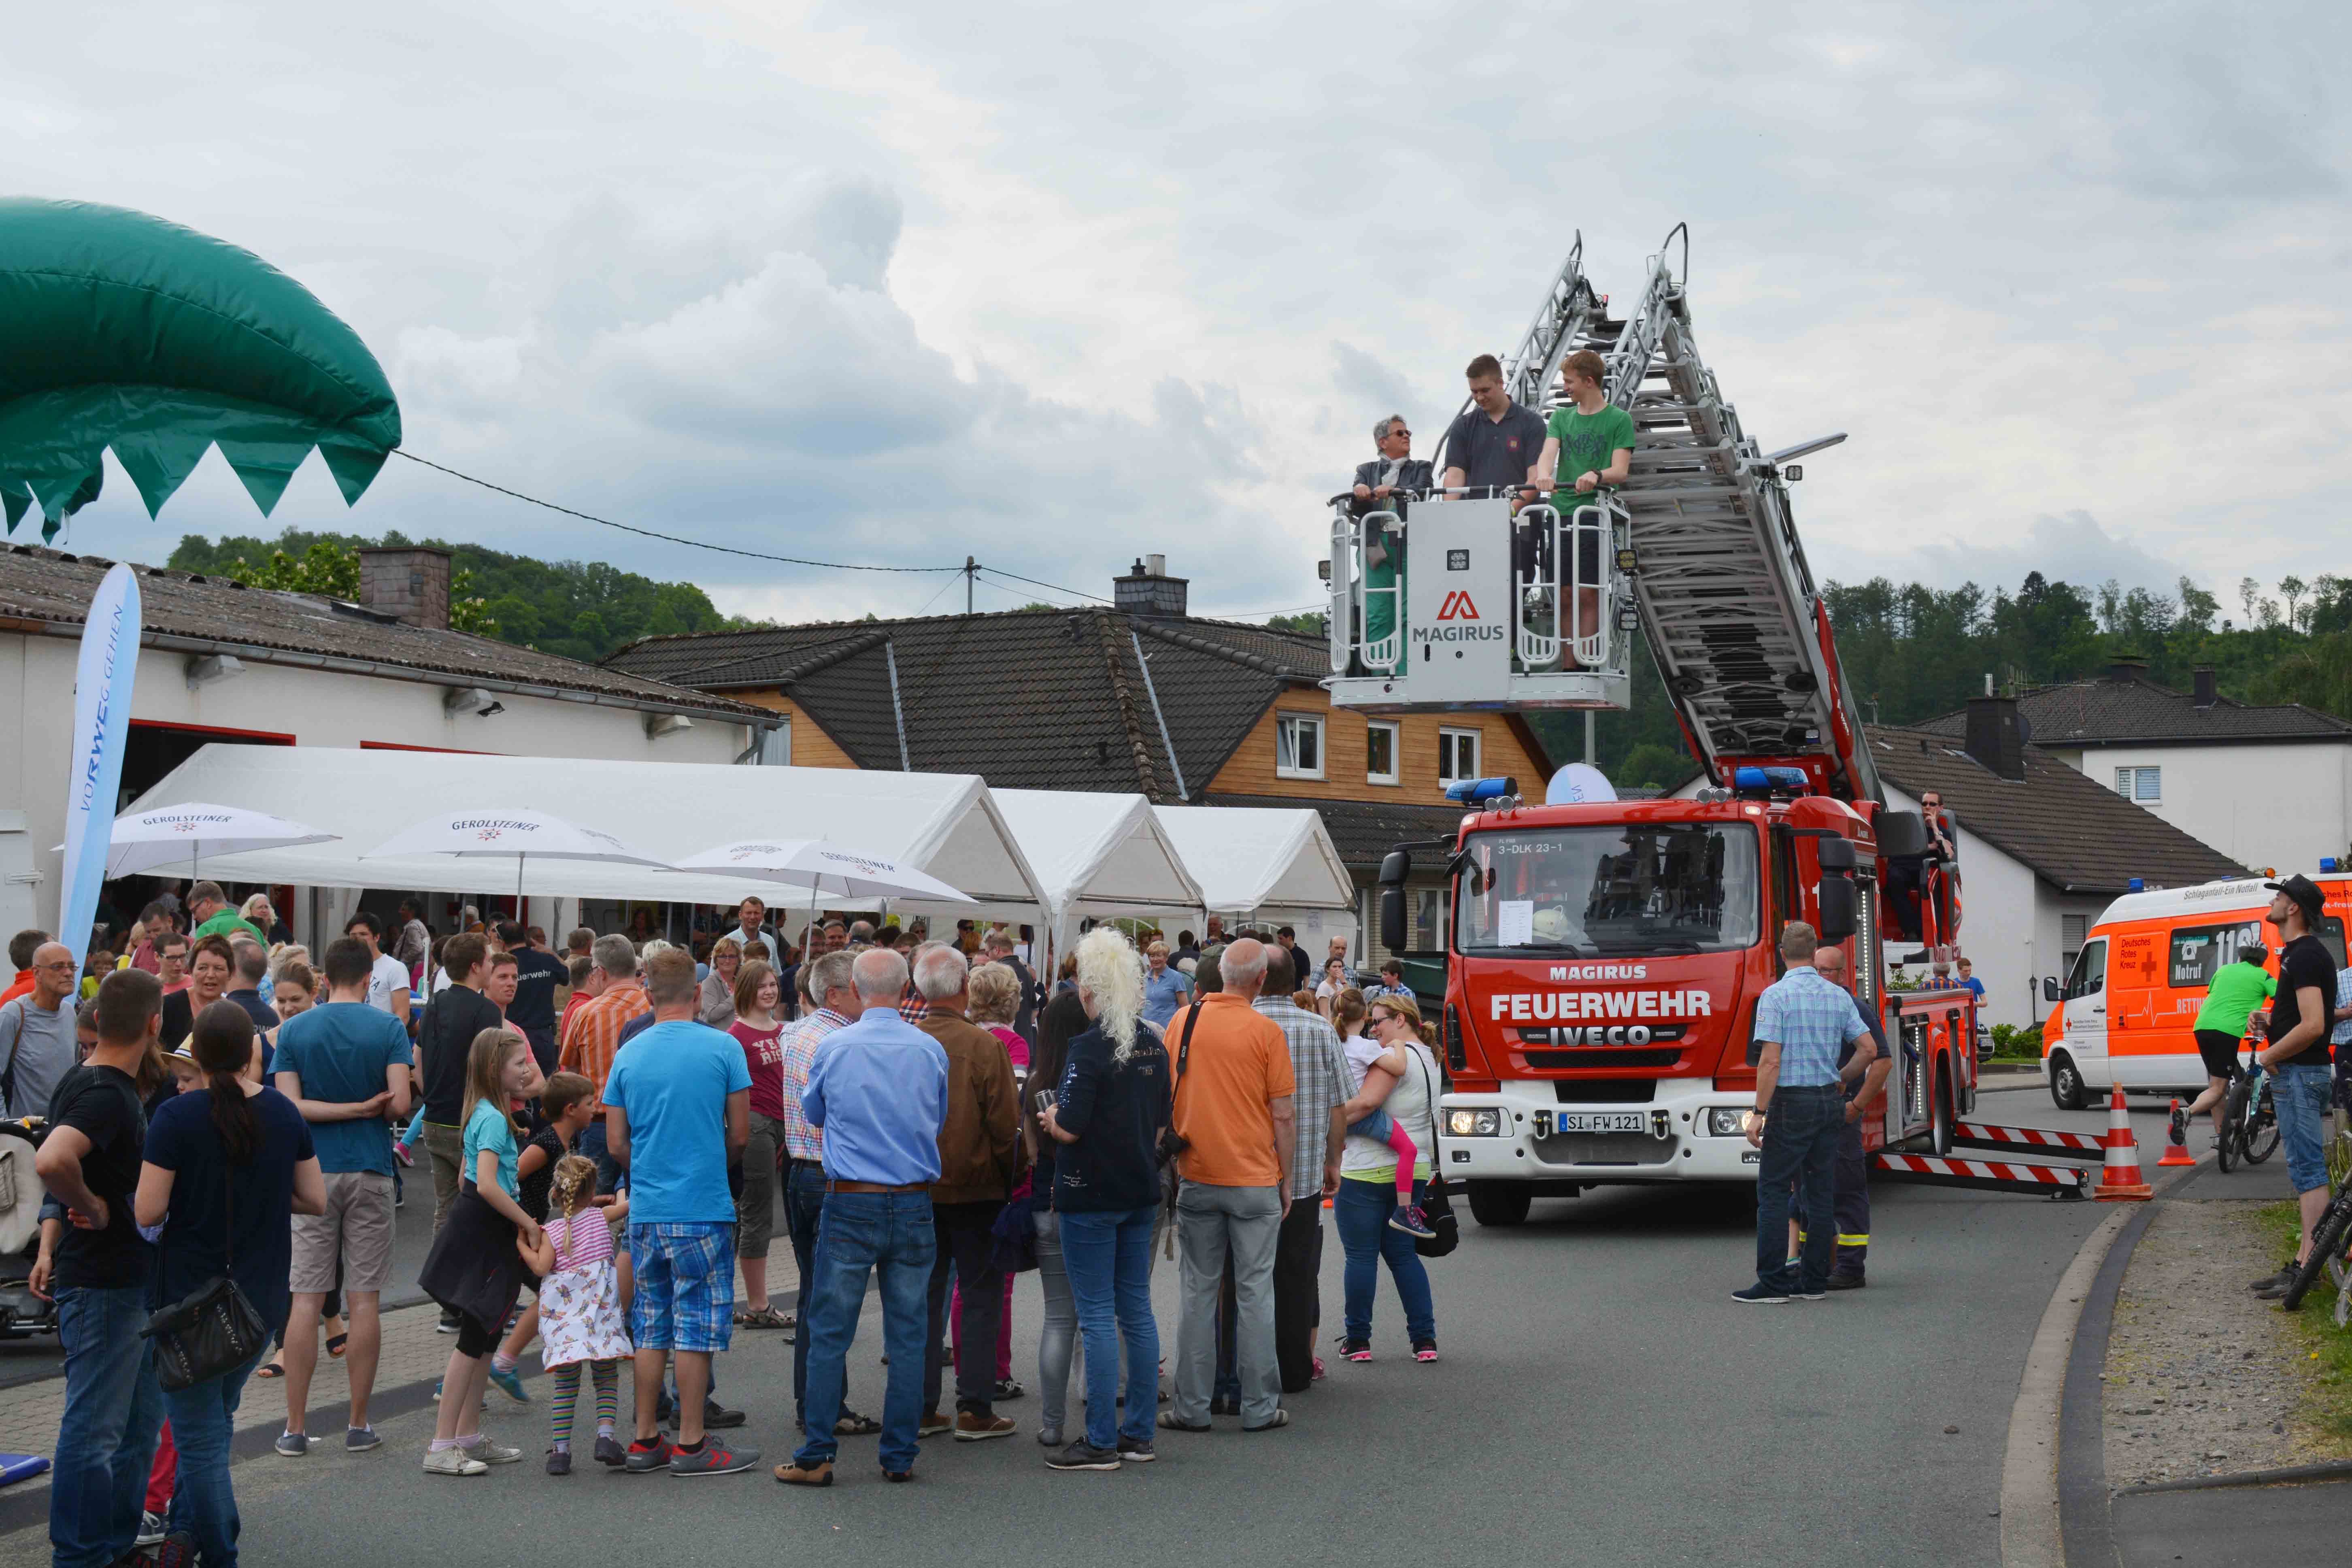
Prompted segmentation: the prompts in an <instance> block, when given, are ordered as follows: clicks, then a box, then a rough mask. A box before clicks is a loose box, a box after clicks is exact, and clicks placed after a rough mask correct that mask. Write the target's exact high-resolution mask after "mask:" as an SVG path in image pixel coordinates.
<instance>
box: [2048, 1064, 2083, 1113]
mask: <svg viewBox="0 0 2352 1568" xmlns="http://www.w3.org/2000/svg"><path fill="white" fill-rule="evenodd" d="M2050 1098H2051V1100H2053V1101H2054V1102H2055V1103H2056V1105H2057V1107H2058V1109H2059V1110H2082V1109H2083V1104H2084V1100H2083V1069H2082V1068H2078V1067H2076V1066H2075V1065H2074V1058H2073V1057H2070V1056H2068V1055H2067V1054H2066V1053H2065V1052H2063V1051H2053V1053H2051V1057H2050Z"/></svg>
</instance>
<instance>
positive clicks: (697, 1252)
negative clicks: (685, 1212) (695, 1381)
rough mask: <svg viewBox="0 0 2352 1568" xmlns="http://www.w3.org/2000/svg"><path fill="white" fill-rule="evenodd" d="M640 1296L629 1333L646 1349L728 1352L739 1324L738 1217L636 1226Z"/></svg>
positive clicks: (633, 1246)
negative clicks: (736, 1292) (736, 1233)
mask: <svg viewBox="0 0 2352 1568" xmlns="http://www.w3.org/2000/svg"><path fill="white" fill-rule="evenodd" d="M629 1256H630V1258H631V1259H632V1261H633V1263H634V1265H635V1270H636V1296H635V1300H632V1301H631V1302H630V1303H629V1337H630V1338H631V1339H634V1340H635V1341H636V1343H637V1348H638V1349H639V1350H641V1351H649V1350H663V1351H668V1350H676V1351H711V1352H717V1351H723V1350H725V1349H726V1348H727V1346H728V1342H729V1341H730V1339H731V1338H732V1337H733V1334H734V1329H735V1226H734V1224H733V1222H731V1221H729V1222H722V1223H712V1222H708V1221H706V1222H701V1223H697V1224H691V1225H685V1224H681V1225H631V1226H629Z"/></svg>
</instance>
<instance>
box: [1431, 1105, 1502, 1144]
mask: <svg viewBox="0 0 2352 1568" xmlns="http://www.w3.org/2000/svg"><path fill="white" fill-rule="evenodd" d="M1445 1135H1446V1136H1447V1137H1448V1138H1500V1137H1501V1136H1502V1135H1503V1113H1502V1112H1501V1111H1499V1110H1495V1109H1493V1108H1492V1107H1488V1108H1486V1109H1484V1110H1449V1111H1447V1112H1446V1113H1445Z"/></svg>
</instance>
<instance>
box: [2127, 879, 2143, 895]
mask: <svg viewBox="0 0 2352 1568" xmlns="http://www.w3.org/2000/svg"><path fill="white" fill-rule="evenodd" d="M2130 886H2131V890H2132V891H2133V892H2135V893H2144V892H2146V891H2147V878H2145V877H2134V878H2133V879H2131V884H2130Z"/></svg>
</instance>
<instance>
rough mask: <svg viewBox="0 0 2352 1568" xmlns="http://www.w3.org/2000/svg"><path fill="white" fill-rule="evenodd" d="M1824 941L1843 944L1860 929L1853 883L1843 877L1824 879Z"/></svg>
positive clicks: (1822, 898) (1822, 899)
mask: <svg viewBox="0 0 2352 1568" xmlns="http://www.w3.org/2000/svg"><path fill="white" fill-rule="evenodd" d="M1821 904H1822V941H1823V942H1843V941H1845V939H1846V938H1848V937H1850V936H1852V935H1853V933H1854V931H1856V930H1858V929H1859V928H1860V924H1861V921H1860V920H1859V918H1858V912H1859V908H1860V906H1859V904H1858V902H1857V900H1855V898H1854V888H1853V882H1851V881H1849V880H1848V879H1845V878H1843V877H1823V878H1822V886H1821Z"/></svg>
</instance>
